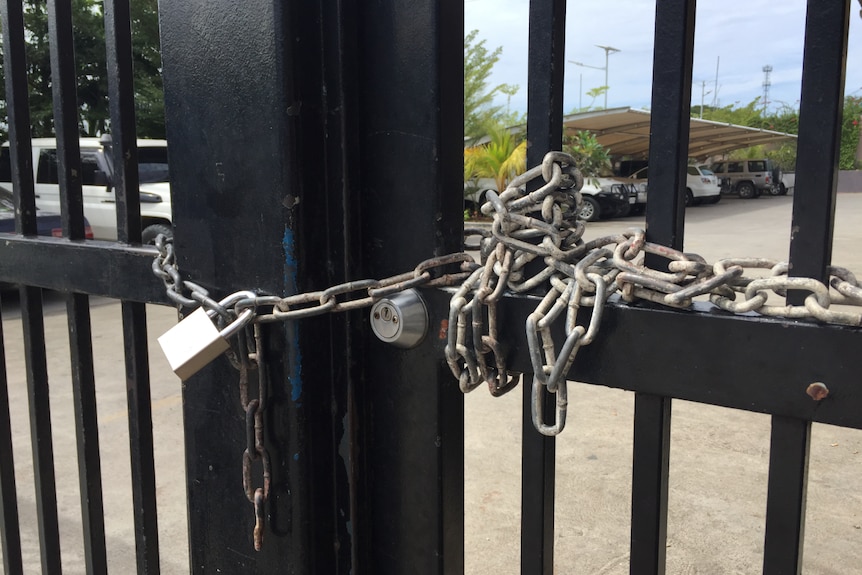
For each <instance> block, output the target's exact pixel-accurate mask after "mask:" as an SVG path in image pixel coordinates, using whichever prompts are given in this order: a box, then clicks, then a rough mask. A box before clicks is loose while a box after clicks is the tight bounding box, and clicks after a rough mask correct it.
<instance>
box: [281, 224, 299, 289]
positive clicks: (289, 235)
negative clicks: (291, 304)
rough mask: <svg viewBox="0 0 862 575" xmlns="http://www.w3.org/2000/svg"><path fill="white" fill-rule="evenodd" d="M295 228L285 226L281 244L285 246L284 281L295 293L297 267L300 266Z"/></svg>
mask: <svg viewBox="0 0 862 575" xmlns="http://www.w3.org/2000/svg"><path fill="white" fill-rule="evenodd" d="M294 243H295V242H294V240H293V230H291V229H290V228H284V238H283V239H282V240H281V245H282V247H283V248H284V263H285V266H284V283H285V285H286V286H287V287H288V288H289V289H290V290H291V291H293V292H294V293H295V292H296V269H297V267H298V265H297V262H296V256H295V255H294V253H293V252H294V247H295V246H294Z"/></svg>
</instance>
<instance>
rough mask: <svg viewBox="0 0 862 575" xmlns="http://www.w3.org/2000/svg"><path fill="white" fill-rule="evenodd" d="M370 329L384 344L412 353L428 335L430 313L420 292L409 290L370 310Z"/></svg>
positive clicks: (384, 299)
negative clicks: (409, 350)
mask: <svg viewBox="0 0 862 575" xmlns="http://www.w3.org/2000/svg"><path fill="white" fill-rule="evenodd" d="M371 329H372V330H373V331H374V335H376V336H377V337H378V339H380V340H381V341H385V342H386V343H391V344H392V345H394V346H397V347H402V348H405V349H409V348H411V347H416V346H417V345H419V343H420V342H421V341H422V339H423V338H424V337H425V334H426V333H427V332H428V312H427V310H426V309H425V302H423V301H422V298H421V297H419V292H417V291H416V290H413V289H410V290H406V291H403V292H401V293H398V294H396V295H394V296H392V297H387V298H383V299H381V300H380V301H378V302H377V303H375V304H374V305H373V306H372V307H371Z"/></svg>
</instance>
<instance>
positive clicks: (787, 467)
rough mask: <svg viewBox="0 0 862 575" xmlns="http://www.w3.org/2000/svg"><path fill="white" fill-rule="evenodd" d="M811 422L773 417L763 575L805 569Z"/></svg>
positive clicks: (790, 572) (783, 574)
mask: <svg viewBox="0 0 862 575" xmlns="http://www.w3.org/2000/svg"><path fill="white" fill-rule="evenodd" d="M810 444H811V422H809V421H803V420H801V419H792V418H789V417H779V416H773V417H772V436H771V439H770V442H769V489H768V491H767V497H766V534H765V544H764V549H763V574H764V575H785V574H793V573H796V574H799V573H801V572H802V547H803V538H804V532H805V501H806V493H807V486H808V452H809V446H810Z"/></svg>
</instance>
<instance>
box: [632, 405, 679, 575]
mask: <svg viewBox="0 0 862 575" xmlns="http://www.w3.org/2000/svg"><path fill="white" fill-rule="evenodd" d="M670 409H671V404H670V398H667V397H659V396H656V395H647V394H643V393H638V394H635V425H634V447H633V457H632V541H631V559H630V573H632V574H633V575H634V574H638V575H641V574H643V575H647V574H653V575H659V574H662V573H664V570H665V554H666V543H665V541H666V540H667V497H668V495H667V487H668V465H669V462H670Z"/></svg>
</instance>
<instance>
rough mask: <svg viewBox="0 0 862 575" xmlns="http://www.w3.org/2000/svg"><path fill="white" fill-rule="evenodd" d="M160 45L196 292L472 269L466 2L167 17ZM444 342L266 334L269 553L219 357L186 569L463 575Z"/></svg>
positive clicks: (227, 7)
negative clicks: (453, 264) (449, 263)
mask: <svg viewBox="0 0 862 575" xmlns="http://www.w3.org/2000/svg"><path fill="white" fill-rule="evenodd" d="M384 16H385V17H384ZM160 25H161V35H162V57H163V65H164V82H165V111H166V119H167V136H168V142H169V154H170V162H171V185H172V194H173V206H174V211H175V214H174V226H175V241H174V244H175V246H176V252H177V254H178V264H179V268H180V272H181V274H182V275H183V278H184V279H191V280H193V281H196V282H199V283H201V284H202V285H203V286H204V287H206V288H207V289H210V290H211V292H212V293H213V295H214V296H218V297H222V296H224V295H227V294H228V293H231V292H233V291H235V290H239V289H249V288H253V289H258V290H261V291H264V292H266V293H269V294H277V295H289V294H293V293H298V292H307V291H316V290H322V289H325V288H327V287H329V286H331V285H333V284H336V283H341V282H344V281H345V280H356V279H363V278H365V277H369V278H382V277H385V276H389V275H393V274H395V273H400V272H404V271H409V270H412V269H413V268H414V267H415V265H416V264H417V263H419V261H421V260H423V259H427V258H430V257H433V256H434V255H440V254H443V253H448V252H453V251H459V250H460V248H461V243H462V209H463V198H462V191H461V189H462V184H463V180H462V174H461V170H460V166H461V163H462V150H463V5H462V4H461V3H457V2H449V1H446V2H442V1H439V0H421V1H419V2H411V3H409V5H404V4H403V3H398V2H394V1H384V2H378V3H377V4H376V5H375V7H374V9H370V8H369V9H360V8H358V7H355V6H353V5H352V4H350V3H341V2H337V1H335V0H331V1H324V2H322V3H308V2H289V1H288V2H283V3H272V2H260V1H258V0H250V1H249V2H242V3H236V2H229V1H226V0H190V1H188V2H182V3H176V2H162V3H161V5H160ZM439 328H440V326H431V327H430V335H429V336H428V337H427V338H426V341H425V343H423V344H422V345H421V346H420V347H419V348H418V349H415V350H409V351H397V350H395V349H393V348H390V347H387V346H386V345H385V344H383V343H381V342H379V341H377V340H376V339H374V336H373V334H372V332H371V329H370V327H369V325H368V317H367V310H360V311H357V312H349V313H346V314H338V315H331V316H321V317H317V318H311V319H304V320H301V321H299V322H297V321H293V322H286V323H283V324H275V325H272V326H269V328H268V329H267V331H268V334H269V342H270V343H269V345H268V348H269V349H268V357H269V358H270V362H269V363H270V364H271V365H270V368H271V374H270V378H269V381H270V396H269V399H268V407H267V412H266V413H265V414H264V420H265V425H266V440H265V443H266V447H267V449H268V451H269V454H270V459H271V462H272V491H271V496H270V501H269V503H268V505H267V509H266V512H267V516H268V519H267V520H268V525H267V530H266V535H265V539H264V542H263V550H262V551H261V552H259V553H255V551H254V550H253V546H252V536H251V533H252V527H253V525H254V520H253V513H252V506H251V504H249V503H248V502H247V501H246V498H245V494H244V493H243V490H242V482H241V477H242V475H241V457H242V453H243V450H244V449H245V431H244V428H245V422H244V414H243V412H242V410H241V408H240V405H239V397H238V388H237V385H238V384H237V379H238V373H237V371H236V370H234V369H233V368H232V367H231V366H230V364H229V362H228V360H227V359H226V358H224V357H222V358H219V359H218V360H217V361H216V362H214V363H213V364H212V365H210V366H208V367H207V368H205V369H204V370H203V371H202V372H201V373H199V374H198V375H196V376H194V377H192V378H191V379H189V380H188V382H186V384H185V386H184V394H183V396H184V415H185V434H186V461H187V473H188V491H189V495H188V497H189V526H190V554H191V565H192V570H193V571H194V572H204V571H205V572H215V571H216V569H220V570H221V571H222V572H226V573H240V572H241V573H332V574H337V573H350V572H352V573H375V574H385V573H415V574H419V575H422V574H425V573H428V574H432V573H435V574H442V573H447V574H450V573H451V574H456V573H459V572H462V571H463V535H464V534H463V398H462V396H461V393H460V391H459V389H458V384H457V382H456V381H455V380H454V378H452V377H451V374H449V373H448V369H447V368H446V367H445V362H444V361H443V354H442V344H440V342H438V341H436V335H437V332H438V330H439ZM256 477H259V474H256V475H255V478H256Z"/></svg>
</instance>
